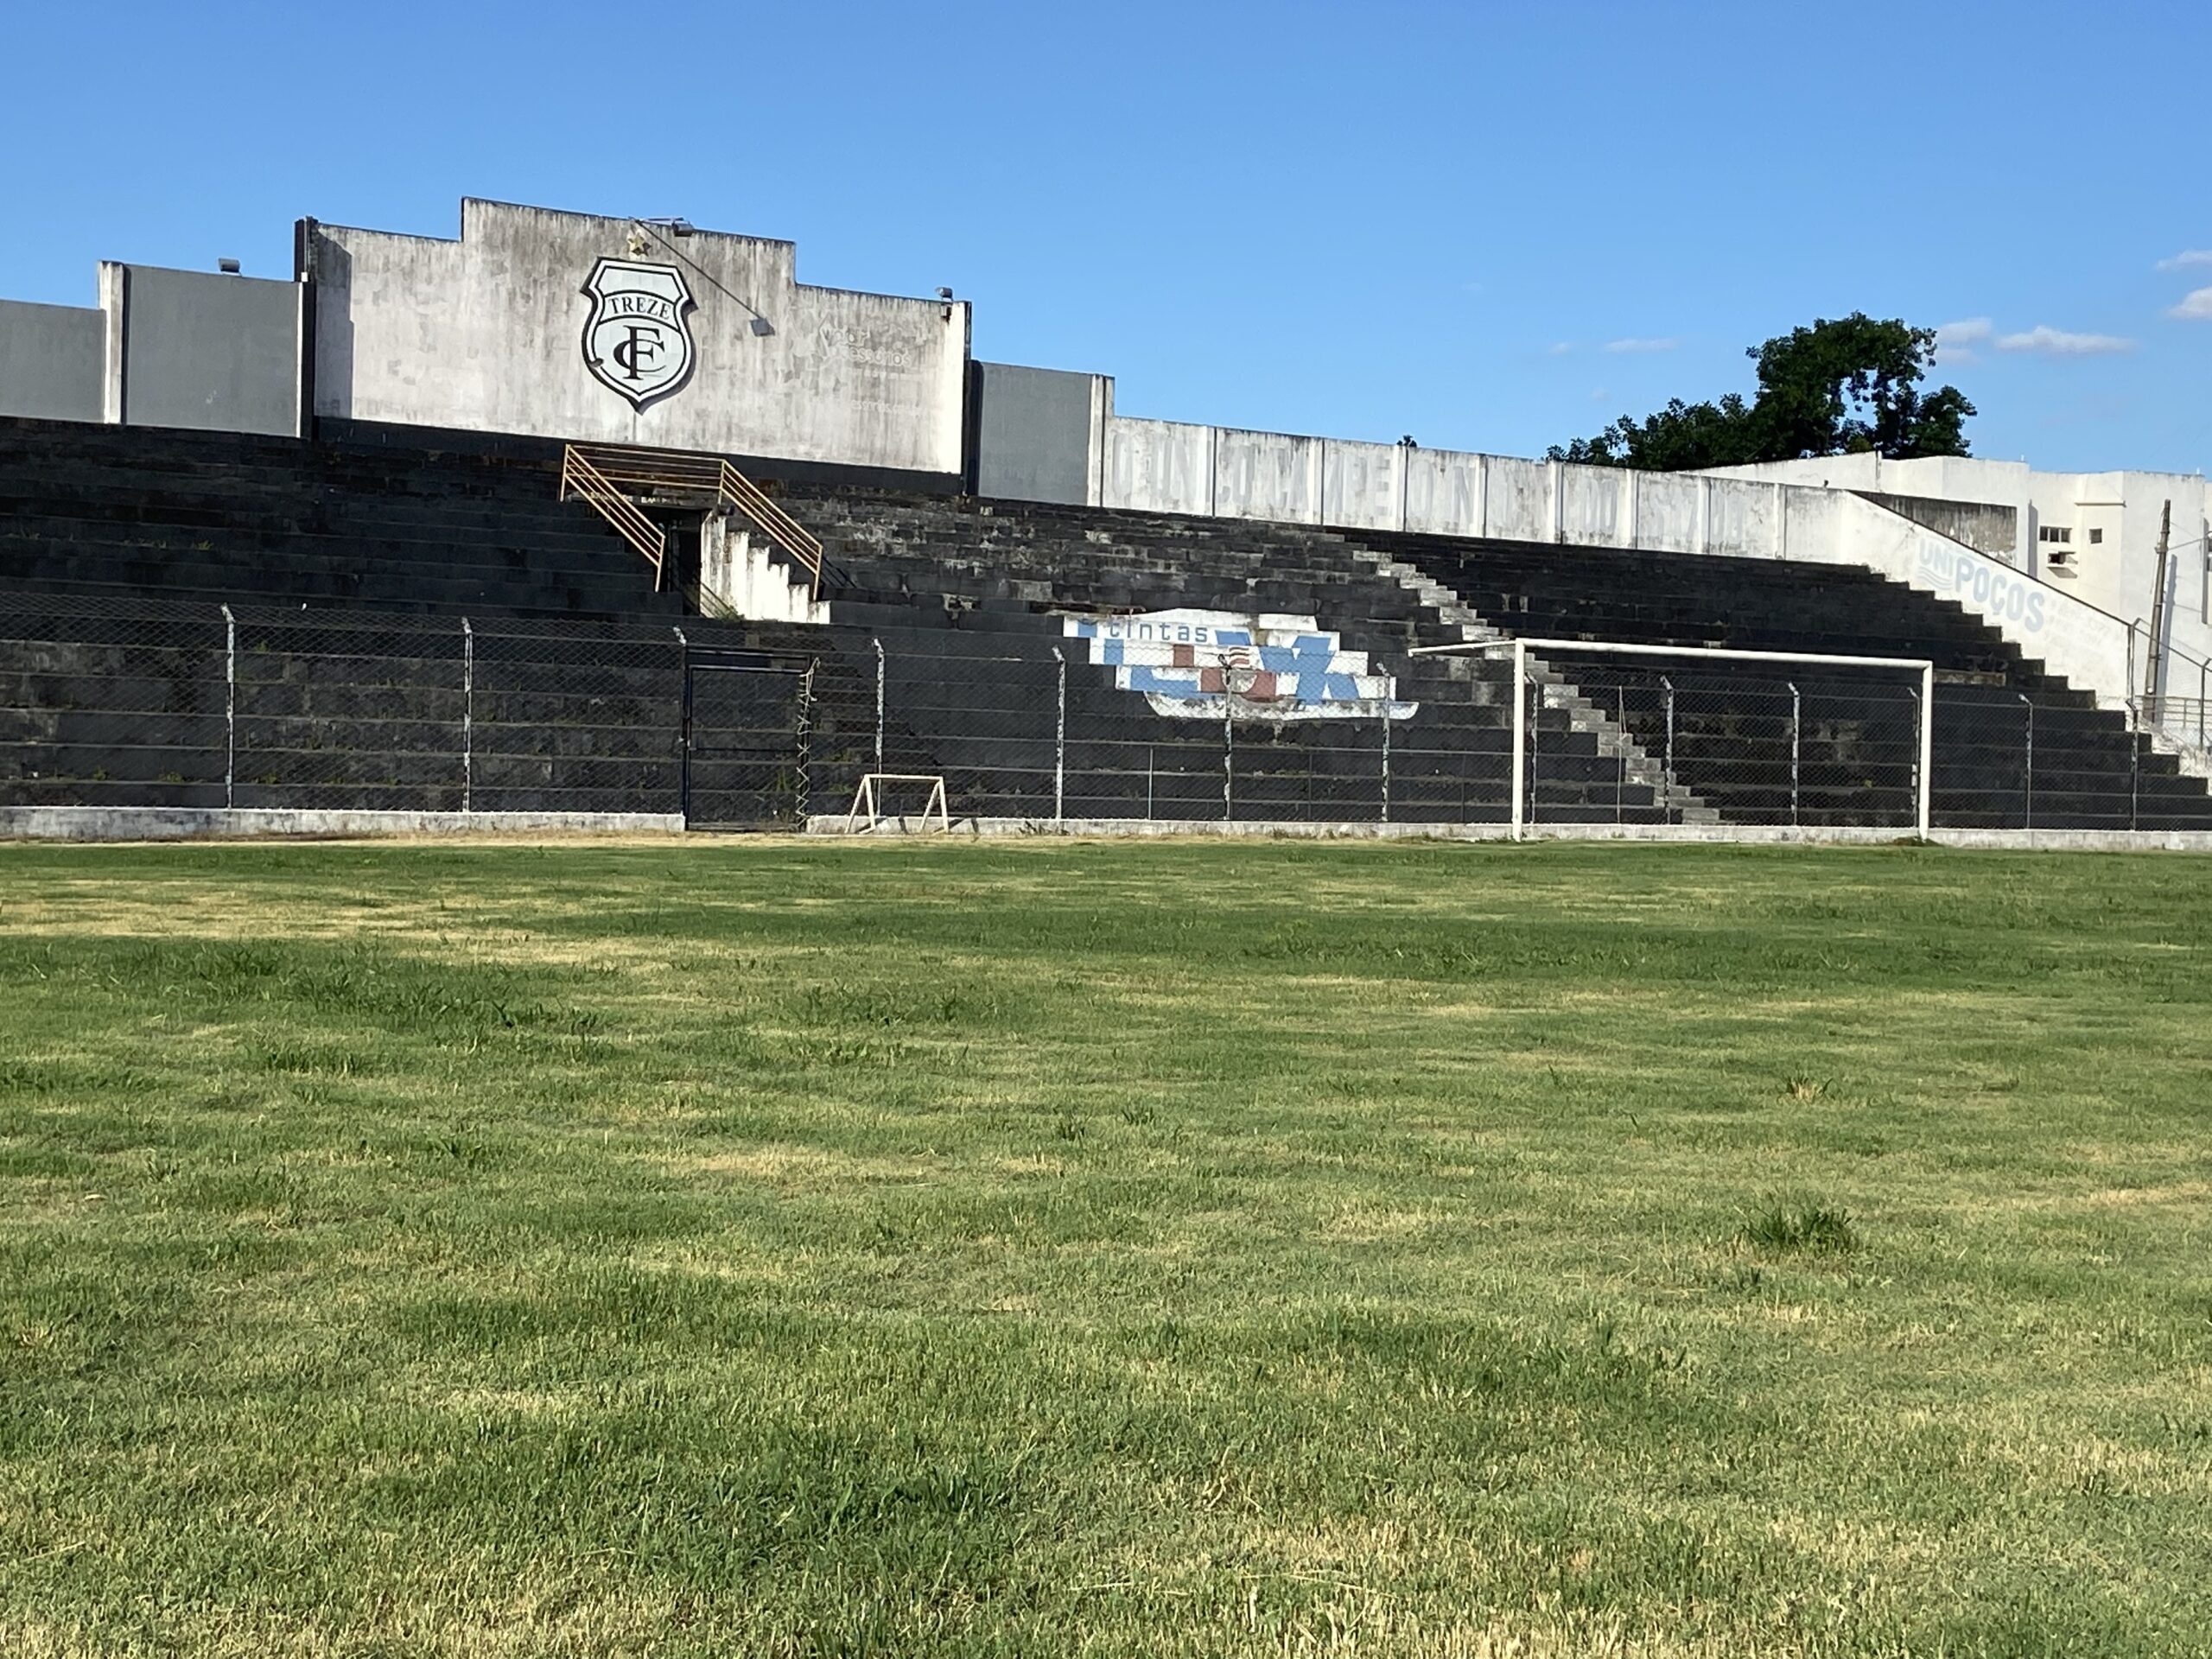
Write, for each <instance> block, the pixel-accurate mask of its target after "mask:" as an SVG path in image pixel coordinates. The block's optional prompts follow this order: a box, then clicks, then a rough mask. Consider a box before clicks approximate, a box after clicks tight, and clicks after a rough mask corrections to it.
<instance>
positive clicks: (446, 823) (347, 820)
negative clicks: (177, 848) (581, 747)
mask: <svg viewBox="0 0 2212 1659" xmlns="http://www.w3.org/2000/svg"><path fill="white" fill-rule="evenodd" d="M682 829H683V815H682V814H681V813H677V812H346V811H323V810H290V809H287V808H261V807H170V806H0V841H210V840H224V839H231V840H257V839H264V838H275V837H283V836H296V837H331V836H342V837H347V838H352V837H358V836H512V835H539V834H545V833H549V832H551V833H562V832H569V833H576V834H586V835H657V834H676V833H680V832H681V831H682Z"/></svg>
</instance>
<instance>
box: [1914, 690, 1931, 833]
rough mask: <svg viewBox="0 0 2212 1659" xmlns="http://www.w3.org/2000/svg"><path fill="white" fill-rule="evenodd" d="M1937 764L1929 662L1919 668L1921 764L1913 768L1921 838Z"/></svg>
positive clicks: (1927, 818) (1926, 828) (1926, 829)
mask: <svg viewBox="0 0 2212 1659" xmlns="http://www.w3.org/2000/svg"><path fill="white" fill-rule="evenodd" d="M1935 765H1936V664H1934V663H1932V662H1931V663H1929V664H1926V665H1925V666H1924V667H1923V668H1922V669H1921V671H1920V764H1919V765H1918V766H1916V767H1914V768H1913V770H1914V772H1916V774H1917V776H1916V779H1915V780H1914V781H1915V782H1916V784H1917V785H1919V787H1918V789H1917V790H1916V791H1915V792H1916V794H1917V795H1918V796H1919V797H1920V801H1919V811H1920V826H1919V828H1920V838H1921V840H1923V841H1925V840H1927V839H1928V828H1929V798H1930V797H1931V796H1933V795H1934V794H1935V792H1936V779H1935V773H1934V768H1935Z"/></svg>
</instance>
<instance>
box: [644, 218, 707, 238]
mask: <svg viewBox="0 0 2212 1659" xmlns="http://www.w3.org/2000/svg"><path fill="white" fill-rule="evenodd" d="M638 222H639V224H640V225H652V226H657V227H658V228H659V229H661V230H664V231H666V232H668V233H669V234H670V235H671V236H690V235H693V234H695V233H696V232H697V230H698V226H696V225H694V224H693V223H692V222H691V221H690V219H639V221H638Z"/></svg>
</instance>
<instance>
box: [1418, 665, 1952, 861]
mask: <svg viewBox="0 0 2212 1659" xmlns="http://www.w3.org/2000/svg"><path fill="white" fill-rule="evenodd" d="M1509 650H1510V652H1512V653H1513V818H1512V823H1513V838H1514V840H1516V841H1518V840H1520V839H1521V836H1522V829H1523V828H1524V827H1525V826H1526V824H1527V822H1528V820H1527V805H1528V804H1527V801H1526V799H1525V790H1526V777H1525V773H1526V771H1527V767H1528V753H1529V750H1528V744H1529V710H1528V699H1527V697H1526V696H1524V695H1523V693H1524V692H1525V691H1526V690H1527V687H1528V684H1529V652H1531V651H1548V652H1565V653H1568V654H1572V655H1575V656H1583V657H1598V656H1603V657H1673V658H1688V659H1690V660H1692V661H1696V660H1700V659H1701V660H1705V661H1719V662H1731V663H1773V664H1777V665H1779V664H1783V663H1807V664H1815V665H1817V666H1821V667H1827V668H1886V669H1893V670H1896V671H1900V672H1906V673H1912V674H1916V675H1917V676H1918V677H1919V678H1920V690H1919V694H1918V696H1917V699H1916V700H1917V702H1919V705H1920V760H1919V765H1918V766H1917V767H1916V771H1915V774H1914V789H1913V796H1914V800H1913V809H1914V817H1915V820H1916V825H1915V828H1916V833H1917V834H1918V836H1920V839H1921V840H1923V841H1925V840H1927V839H1928V829H1929V797H1930V795H1931V794H1932V793H1933V783H1934V778H1933V773H1934V766H1935V759H1936V664H1935V661H1934V659H1933V658H1927V657H1854V656H1850V655H1847V654H1843V653H1839V652H1819V651H1743V650H1738V649H1735V648H1732V647H1729V646H1726V645H1637V644H1634V643H1632V642H1630V641H1628V640H1605V639H1529V638H1524V637H1520V636H1516V637H1514V638H1512V639H1503V638H1501V639H1462V640H1454V641H1453V642H1452V643H1451V644H1449V645H1414V646H1413V647H1412V648H1411V649H1410V650H1408V652H1407V655H1408V656H1411V657H1440V656H1447V655H1453V654H1457V655H1477V654H1483V655H1487V654H1489V653H1491V652H1503V651H1509Z"/></svg>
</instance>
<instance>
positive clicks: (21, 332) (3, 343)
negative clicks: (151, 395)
mask: <svg viewBox="0 0 2212 1659" xmlns="http://www.w3.org/2000/svg"><path fill="white" fill-rule="evenodd" d="M106 375H107V319H106V317H105V315H103V314H102V313H101V312H99V310H97V309H95V308H91V307H81V308H80V307H77V306H68V305H30V304H26V303H23V302H18V301H13V300H0V415H15V416H29V417H30V418H31V419H33V420H41V421H97V420H99V418H100V415H101V410H102V407H103V387H102V383H103V382H104V381H105V378H106Z"/></svg>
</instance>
